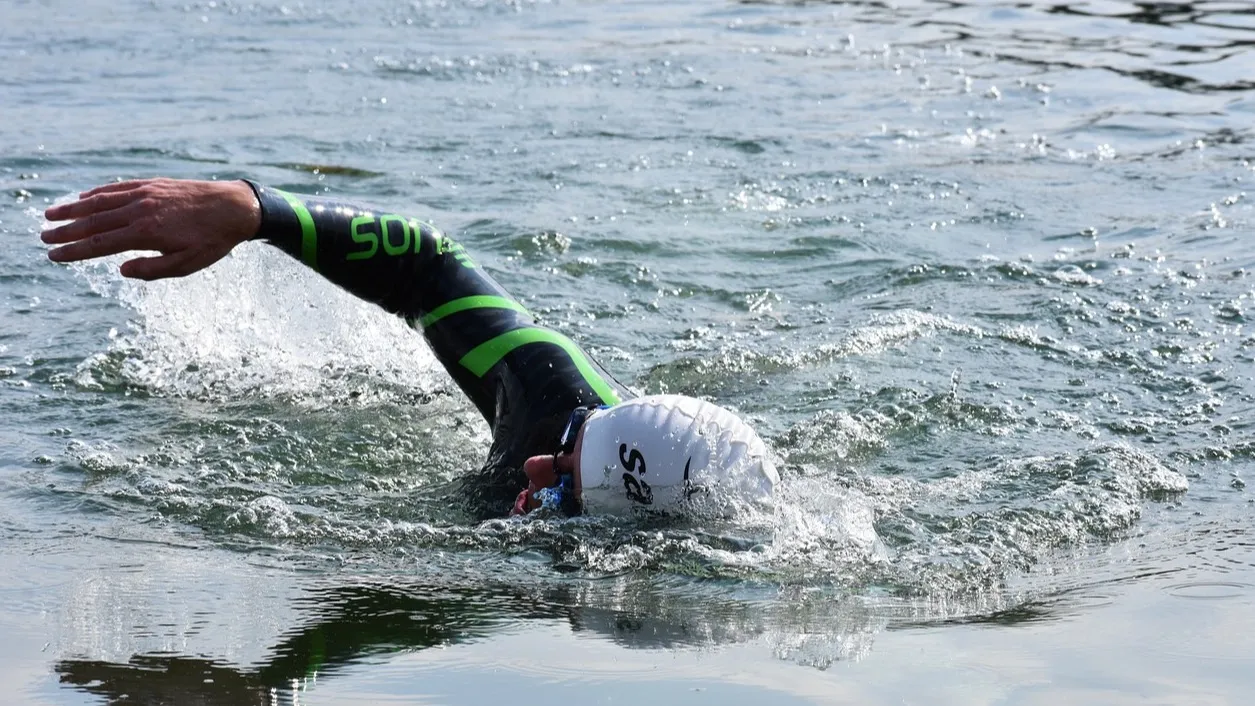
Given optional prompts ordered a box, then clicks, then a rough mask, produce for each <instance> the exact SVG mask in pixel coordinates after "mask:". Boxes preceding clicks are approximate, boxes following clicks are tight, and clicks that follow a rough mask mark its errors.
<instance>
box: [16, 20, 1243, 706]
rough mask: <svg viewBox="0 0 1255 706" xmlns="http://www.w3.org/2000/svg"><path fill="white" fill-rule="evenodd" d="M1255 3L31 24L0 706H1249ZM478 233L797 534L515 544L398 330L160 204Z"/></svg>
mask: <svg viewBox="0 0 1255 706" xmlns="http://www.w3.org/2000/svg"><path fill="white" fill-rule="evenodd" d="M1252 47H1255V8H1252V6H1251V4H1250V3H1247V2H1220V1H1218V2H1173V3H1159V2H1137V3H1129V2H1114V1H1112V2H1108V1H1095V2H1080V1H1077V2H1067V1H1065V0H1060V1H1059V2H1054V3H1051V2H1037V1H1026V2H1020V1H1016V2H1009V1H1008V2H975V1H972V2H968V1H963V0H948V1H945V2H942V1H924V0H902V1H901V2H896V3H885V2H871V1H866V2H859V1H852V2H788V3H769V2H733V1H731V0H693V1H691V2H678V3H677V2H657V1H652V2H651V1H644V2H615V3H603V2H578V1H568V0H562V1H556V2H531V1H527V2H523V1H517V0H420V1H415V2H385V1H383V0H359V1H355V2H350V1H349V0H304V1H300V0H286V1H284V2H279V1H272V0H263V1H262V2H235V1H224V0H218V1H210V2H202V1H196V2H165V1H164V0H152V1H149V2H139V1H137V0H110V1H109V2H104V1H102V0H44V1H40V2H34V1H30V0H0V242H2V244H3V250H2V252H3V255H2V256H0V635H3V640H0V703H16V704H28V703H29V704H84V703H113V704H158V703H171V704H185V703H223V704H246V703H257V704H263V703H265V704H270V703H285V704H296V703H301V704H349V703H366V702H371V703H378V702H385V701H387V702H391V703H424V704H428V703H439V704H446V703H447V704H502V703H513V704H529V703H536V704H544V703H554V702H563V703H620V704H621V703H643V702H646V701H649V702H652V703H659V704H690V703H693V704H700V703H717V704H742V703H743V704H751V703H752V704H760V703H770V704H786V703H810V704H956V705H958V704H964V705H966V704H1017V705H1018V704H1051V705H1052V706H1053V705H1057V704H1060V703H1066V704H1121V703H1127V704H1147V703H1151V704H1247V703H1249V702H1250V701H1249V697H1250V695H1251V694H1252V693H1255V657H1253V656H1252V655H1255V522H1253V516H1255V505H1253V504H1252V500H1253V499H1255V496H1252V492H1255V488H1252V487H1251V486H1250V485H1249V484H1250V483H1251V482H1252V481H1253V480H1255V426H1253V423H1255V379H1253V377H1252V376H1253V374H1255V366H1253V365H1252V363H1253V362H1255V329H1253V328H1252V315H1253V312H1255V239H1253V238H1252V237H1251V233H1252V223H1253V222H1255V212H1253V209H1252V199H1255V196H1252V195H1250V194H1249V192H1250V190H1251V189H1252V183H1253V181H1255V171H1253V170H1255V147H1253V146H1252V145H1253V144H1255V129H1253V128H1252V125H1253V124H1255V53H1253V51H1252ZM154 175H165V176H180V177H196V178H222V179H226V178H236V177H239V176H244V175H248V176H252V177H255V178H257V179H259V180H260V181H262V182H265V183H268V184H272V185H275V186H279V187H282V188H285V189H290V190H294V191H301V192H307V193H309V192H328V193H333V194H336V195H339V196H343V197H345V198H348V199H351V200H354V201H358V202H361V203H366V204H373V205H376V206H379V207H382V208H387V209H390V210H394V211H397V212H400V213H405V214H407V215H412V216H415V217H420V218H424V219H427V220H430V221H432V222H435V223H436V224H438V225H439V226H440V227H441V228H442V229H444V230H445V231H447V232H450V233H454V234H457V235H458V237H459V239H460V240H461V241H462V242H463V243H464V244H465V245H466V246H467V248H468V249H469V250H470V251H471V252H472V253H474V254H475V257H476V259H477V261H478V262H479V263H480V264H481V265H483V266H485V267H486V268H488V269H489V270H490V271H491V272H492V273H493V274H494V275H495V276H496V277H497V278H498V279H499V280H500V281H501V282H502V283H504V284H505V285H506V286H507V287H509V288H511V289H512V290H513V291H515V292H516V293H517V294H518V295H519V297H520V298H521V299H522V301H523V303H524V304H525V305H526V306H527V307H528V308H529V309H531V310H532V311H533V312H536V313H538V314H539V315H541V316H542V317H543V319H544V320H545V321H547V322H549V323H551V324H552V325H554V326H556V327H557V328H559V329H560V330H562V331H564V332H565V333H567V334H569V335H570V336H572V337H573V338H575V339H577V340H579V341H580V342H581V343H582V344H583V345H585V346H586V347H587V348H588V349H589V350H590V351H592V352H593V354H594V355H595V356H596V357H598V358H599V359H600V360H601V361H602V362H603V364H604V365H606V367H607V368H609V369H610V370H611V371H613V372H614V373H615V374H616V375H617V376H618V377H619V378H620V379H622V380H623V381H624V382H626V383H628V384H629V385H631V386H633V387H635V388H637V389H639V390H641V391H643V392H661V391H668V392H679V393H686V394H691V395H699V396H703V397H706V398H709V399H712V400H714V401H717V402H718V403H720V404H723V405H726V406H729V407H733V408H735V409H737V410H739V411H740V412H741V413H742V414H743V415H745V416H747V417H748V418H750V419H751V420H753V422H754V423H755V425H756V426H757V427H758V428H759V429H760V431H761V432H762V433H763V435H764V437H766V438H767V439H768V442H769V446H770V447H771V448H772V450H773V453H774V454H775V455H776V456H777V459H778V465H779V467H780V469H781V473H782V477H783V488H784V490H783V493H782V498H781V501H780V504H779V507H778V508H777V510H776V511H775V512H773V513H763V512H757V513H752V512H749V511H746V513H744V514H743V515H742V516H738V517H736V518H734V519H731V520H723V521H719V522H715V521H711V520H702V519H690V520H682V519H681V520H677V519H674V518H672V519H659V518H649V517H639V518H631V519H615V520H611V519H604V518H601V519H597V518H587V519H577V520H573V521H566V522H543V521H521V520H500V521H492V522H487V523H482V524H477V523H475V522H473V521H472V520H471V519H470V518H467V517H463V516H460V515H459V514H458V513H457V511H455V510H451V509H450V507H452V506H453V505H452V504H451V503H449V502H448V493H449V492H450V489H451V488H452V487H454V486H453V484H452V482H451V481H452V479H454V478H456V477H457V476H459V475H460V474H464V473H467V472H470V471H472V470H474V469H475V468H476V467H477V466H478V464H479V462H480V461H481V459H482V457H483V455H484V452H485V450H486V448H487V430H486V427H485V425H484V424H483V423H482V422H481V421H480V420H479V418H478V417H477V415H476V414H475V412H474V410H473V408H472V407H471V406H470V404H469V403H468V402H467V401H466V400H465V399H464V398H463V397H462V396H461V394H460V393H459V392H458V390H457V388H456V387H455V386H454V385H453V384H452V383H451V381H450V380H449V378H448V377H447V376H446V375H445V373H444V372H443V370H441V369H440V367H439V365H438V364H437V363H436V362H435V361H434V359H433V357H432V356H431V354H430V353H429V351H428V350H427V349H426V347H425V345H424V343H423V342H422V340H421V338H420V337H419V336H417V335H416V334H414V333H413V332H411V331H409V330H408V329H406V328H405V327H404V326H403V325H402V324H401V323H400V322H399V321H396V320H393V319H390V318H389V317H387V316H386V315H384V314H382V313H380V312H378V311H375V310H373V309H372V308H371V307H369V306H366V305H363V304H361V303H359V302H356V301H355V300H353V299H352V298H350V297H348V296H347V295H345V294H344V293H343V292H340V291H338V290H336V289H335V288H333V287H332V286H330V285H328V284H326V283H325V282H322V281H321V280H320V279H319V278H318V277H317V276H316V275H313V274H311V273H310V272H308V271H305V270H303V269H302V268H301V267H300V266H299V265H298V264H297V263H295V262H293V261H291V260H290V259H288V258H287V257H286V256H284V255H282V254H281V253H279V252H278V251H276V250H273V249H270V248H268V247H267V246H264V245H261V244H248V245H245V246H243V247H241V248H239V249H238V250H237V251H236V252H235V253H234V254H233V256H232V257H231V258H230V259H229V260H227V261H224V262H223V263H221V264H220V266H218V267H216V268H214V269H213V270H211V271H208V272H205V273H202V274H199V275H196V276H194V277H192V278H189V279H187V280H182V281H173V282H161V283H153V284H145V283H137V282H129V281H122V279H121V278H120V277H119V275H118V274H117V268H116V265H117V263H118V260H116V259H115V260H111V261H110V262H107V263H93V264H87V265H81V266H73V267H63V266H58V265H54V264H52V263H50V262H48V261H47V259H46V257H45V251H46V248H45V246H43V245H41V244H40V242H39V238H38V233H39V231H40V230H41V228H44V227H46V224H44V223H43V221H42V218H41V215H40V214H41V213H42V209H44V208H45V207H46V206H47V205H48V204H50V203H52V202H54V201H57V200H63V199H66V198H69V197H70V195H71V194H73V193H75V192H77V191H79V190H81V189H85V188H88V187H90V186H92V185H95V184H98V183H102V182H106V181H110V180H114V179H118V178H131V177H139V176H154Z"/></svg>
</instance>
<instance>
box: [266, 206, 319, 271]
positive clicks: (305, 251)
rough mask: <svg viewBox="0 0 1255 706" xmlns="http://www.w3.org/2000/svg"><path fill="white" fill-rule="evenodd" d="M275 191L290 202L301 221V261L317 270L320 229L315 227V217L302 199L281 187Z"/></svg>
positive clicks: (297, 218)
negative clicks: (310, 213)
mask: <svg viewBox="0 0 1255 706" xmlns="http://www.w3.org/2000/svg"><path fill="white" fill-rule="evenodd" d="M274 192H275V193H276V194H279V195H280V196H282V197H283V200H284V201H287V202H288V205H289V206H291V207H292V210H293V211H294V212H295V213H296V220H298V221H300V222H301V261H302V262H304V263H305V264H306V265H307V266H308V267H309V268H310V269H311V270H313V271H315V272H317V271H318V229H317V228H315V227H314V217H313V216H311V215H309V209H308V208H305V204H303V203H301V200H300V199H298V198H296V197H295V196H293V195H292V194H289V193H288V192H286V191H282V190H280V189H274Z"/></svg>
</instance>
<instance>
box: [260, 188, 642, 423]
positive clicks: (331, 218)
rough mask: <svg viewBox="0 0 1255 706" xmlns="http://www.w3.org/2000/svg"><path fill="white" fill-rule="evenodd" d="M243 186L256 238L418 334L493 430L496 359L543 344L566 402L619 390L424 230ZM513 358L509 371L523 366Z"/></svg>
mask: <svg viewBox="0 0 1255 706" xmlns="http://www.w3.org/2000/svg"><path fill="white" fill-rule="evenodd" d="M248 183H249V185H250V186H251V187H252V188H253V190H254V192H255V193H256V194H257V198H258V201H259V202H260V203H261V227H260V228H259V230H258V232H257V235H256V238H258V239H264V240H266V241H268V242H269V243H271V244H273V245H275V246H276V247H278V248H279V249H281V250H283V251H284V252H286V253H288V254H289V255H291V256H292V257H295V258H296V259H298V260H300V261H301V262H303V263H305V265H306V266H308V267H310V268H311V269H313V270H315V271H317V272H318V273H319V274H321V275H322V276H323V277H326V278H327V279H329V280H331V281H332V282H334V283H335V284H337V285H339V286H341V287H343V288H344V289H346V290H348V291H349V292H351V293H353V294H355V295H357V296H358V297H360V298H362V299H365V300H367V301H370V302H374V303H376V304H378V305H379V306H381V307H383V308H384V309H386V310H388V311H389V312H392V313H394V314H397V315H400V316H403V317H405V319H406V320H407V321H408V322H409V323H410V325H411V326H414V327H415V328H419V329H421V330H422V331H423V334H424V336H426V338H427V341H428V342H429V343H430V344H431V346H432V349H433V350H434V351H435V354H436V357H437V358H439V359H440V361H441V363H443V364H444V366H445V368H446V369H447V370H448V371H449V373H450V374H451V375H452V376H453V379H454V380H455V381H456V382H457V383H458V385H459V386H460V387H461V388H462V390H463V391H464V392H465V393H466V394H467V396H468V397H470V398H471V400H472V402H474V403H475V405H476V407H478V408H479V410H480V412H481V413H482V414H483V415H484V417H485V418H486V419H487V420H488V423H489V424H490V425H492V426H493V427H494V429H495V428H496V426H497V422H498V410H497V409H496V408H497V404H496V403H497V397H498V389H497V388H498V386H499V384H500V381H499V380H500V376H501V374H502V373H503V372H507V371H505V370H504V369H505V368H509V367H510V364H509V363H508V362H503V361H505V359H506V358H507V356H509V355H511V354H512V353H514V352H515V351H516V350H518V349H520V348H521V347H524V346H528V344H535V343H540V344H550V345H549V346H546V348H550V349H553V350H554V354H555V355H558V356H560V357H561V358H563V359H566V360H569V362H570V365H572V366H573V368H572V373H573V375H571V376H564V377H568V378H573V379H574V380H575V381H576V382H575V387H577V388H579V389H578V390H577V391H576V397H578V398H579V399H578V400H577V402H576V403H585V402H595V403H602V404H613V403H614V402H617V401H618V399H619V394H620V389H621V388H619V386H618V385H617V383H613V381H612V380H609V376H607V375H605V374H604V371H603V370H601V368H600V366H598V365H597V364H596V363H595V362H593V361H592V359H591V358H589V357H588V356H587V355H586V354H585V353H584V352H583V351H581V350H580V349H579V347H578V346H576V345H575V344H574V343H573V342H571V340H570V339H569V338H567V337H566V336H563V335H562V334H560V333H558V332H556V331H553V330H551V329H548V328H545V327H543V326H540V325H538V324H536V322H535V320H534V319H533V317H532V315H531V314H530V313H528V311H527V310H526V309H525V308H524V307H523V306H522V305H521V304H519V302H518V301H516V300H515V299H514V298H513V297H511V296H510V294H509V293H508V292H506V290H505V289H504V288H502V287H501V285H499V284H497V282H496V281H494V280H493V279H492V277H490V276H489V275H488V274H486V273H485V272H484V271H483V270H482V269H481V268H480V267H479V266H477V265H476V263H475V262H474V261H473V260H472V259H471V257H470V256H469V255H468V254H467V252H466V251H465V249H464V248H463V247H462V246H461V245H460V244H458V243H456V242H454V241H453V240H452V239H451V238H449V237H448V236H447V235H445V234H443V233H441V232H440V231H439V230H438V229H437V228H435V227H434V226H432V225H430V224H428V223H425V222H423V221H420V220H417V219H414V218H409V217H406V216H400V215H396V214H393V213H388V212H382V211H375V210H371V209H367V208H363V207H361V206H356V205H353V204H348V203H343V202H339V201H335V200H333V199H326V198H319V197H311V196H304V195H298V194H291V193H288V192H286V191H281V190H279V189H274V188H270V187H266V186H262V185H259V184H256V183H253V182H248ZM514 359H515V361H516V364H515V367H519V365H521V364H522V363H523V362H524V361H523V360H522V359H520V358H519V357H518V356H515V357H514ZM526 367H527V368H529V369H530V368H535V367H536V366H535V365H534V364H531V365H527V366H526ZM550 369H552V366H550ZM527 386H528V387H529V388H531V387H536V385H534V384H531V383H529V384H528V385H527ZM568 410H569V407H568Z"/></svg>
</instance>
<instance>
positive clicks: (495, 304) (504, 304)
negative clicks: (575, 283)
mask: <svg viewBox="0 0 1255 706" xmlns="http://www.w3.org/2000/svg"><path fill="white" fill-rule="evenodd" d="M467 309H512V310H514V311H517V312H519V313H520V314H523V315H524V316H531V317H532V318H533V319H534V318H536V317H534V316H532V314H531V312H529V311H528V310H527V309H524V308H523V305H522V304H520V303H518V302H516V301H514V300H513V299H506V298H505V297H494V296H489V295H486V294H484V295H478V296H474V297H462V298H461V299H454V300H453V301H451V302H448V303H446V304H441V305H440V306H438V307H436V309H435V310H434V311H432V312H431V313H430V314H428V315H426V316H424V317H423V318H422V319H419V322H418V323H419V325H421V326H422V327H423V328H427V327H428V326H431V325H432V324H434V323H436V322H437V321H439V320H441V319H443V318H444V317H446V316H449V315H450V314H456V313H458V312H459V311H466V310H467Z"/></svg>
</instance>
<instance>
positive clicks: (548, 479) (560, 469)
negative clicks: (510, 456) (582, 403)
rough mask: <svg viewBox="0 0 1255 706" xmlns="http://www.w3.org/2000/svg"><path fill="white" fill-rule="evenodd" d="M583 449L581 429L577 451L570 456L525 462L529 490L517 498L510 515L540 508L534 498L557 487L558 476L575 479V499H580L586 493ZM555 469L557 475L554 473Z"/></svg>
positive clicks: (541, 458) (549, 457)
mask: <svg viewBox="0 0 1255 706" xmlns="http://www.w3.org/2000/svg"><path fill="white" fill-rule="evenodd" d="M583 448H584V430H583V429H580V433H579V435H578V436H576V437H575V451H573V452H571V453H569V454H568V453H558V454H557V457H556V458H555V457H554V454H544V455H541V456H532V457H531V458H529V459H527V460H526V461H524V462H523V473H525V474H527V489H526V490H524V491H523V492H521V493H519V495H518V497H517V498H515V500H514V509H513V510H511V511H510V514H511V515H523V514H526V513H529V512H531V511H532V510H535V509H536V508H538V507H540V501H539V500H537V499H536V498H534V497H532V496H533V495H535V494H536V493H537V492H538V491H541V490H544V489H545V488H552V487H553V486H555V485H557V484H558V474H565V473H570V474H571V477H572V478H574V479H575V497H577V498H578V497H580V496H581V494H583V492H584V488H583V485H582V484H581V483H580V474H579V461H580V453H581V451H583ZM555 468H556V469H557V473H555V472H554V469H555Z"/></svg>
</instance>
